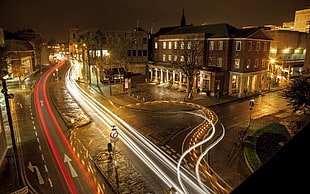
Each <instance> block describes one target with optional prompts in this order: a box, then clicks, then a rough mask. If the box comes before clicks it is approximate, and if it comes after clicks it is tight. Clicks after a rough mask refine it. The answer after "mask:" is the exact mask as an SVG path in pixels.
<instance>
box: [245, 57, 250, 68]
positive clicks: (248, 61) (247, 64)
mask: <svg viewBox="0 0 310 194" xmlns="http://www.w3.org/2000/svg"><path fill="white" fill-rule="evenodd" d="M250 67H251V59H247V61H246V68H247V69H250Z"/></svg>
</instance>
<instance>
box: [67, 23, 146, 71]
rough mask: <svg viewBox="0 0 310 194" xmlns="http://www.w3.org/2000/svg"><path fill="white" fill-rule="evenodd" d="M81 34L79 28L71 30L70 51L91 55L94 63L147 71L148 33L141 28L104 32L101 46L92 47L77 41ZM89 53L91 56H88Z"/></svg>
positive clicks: (81, 56)
mask: <svg viewBox="0 0 310 194" xmlns="http://www.w3.org/2000/svg"><path fill="white" fill-rule="evenodd" d="M79 34H81V33H80V32H79V31H78V29H77V28H71V29H70V30H69V38H70V40H69V43H70V44H69V52H70V54H71V55H72V56H74V57H76V58H79V59H82V58H83V56H84V58H86V57H89V59H90V60H89V61H92V62H93V63H101V64H104V65H105V66H107V67H109V68H120V67H121V68H125V69H126V70H127V71H131V72H134V73H145V68H146V64H147V62H148V35H149V34H148V33H147V32H146V31H144V30H143V29H141V28H135V29H134V30H133V31H115V32H113V31H106V32H102V34H101V40H102V44H101V46H100V48H97V49H91V48H89V47H87V44H85V43H81V42H77V38H78V36H79ZM86 53H88V55H89V56H86V55H87V54H86Z"/></svg>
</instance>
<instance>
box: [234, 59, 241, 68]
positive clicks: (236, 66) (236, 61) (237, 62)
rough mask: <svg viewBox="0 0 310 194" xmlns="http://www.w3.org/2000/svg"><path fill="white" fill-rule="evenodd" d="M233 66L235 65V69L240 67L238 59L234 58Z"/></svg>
mask: <svg viewBox="0 0 310 194" xmlns="http://www.w3.org/2000/svg"><path fill="white" fill-rule="evenodd" d="M234 67H235V68H236V69H239V68H240V59H235V64H234Z"/></svg>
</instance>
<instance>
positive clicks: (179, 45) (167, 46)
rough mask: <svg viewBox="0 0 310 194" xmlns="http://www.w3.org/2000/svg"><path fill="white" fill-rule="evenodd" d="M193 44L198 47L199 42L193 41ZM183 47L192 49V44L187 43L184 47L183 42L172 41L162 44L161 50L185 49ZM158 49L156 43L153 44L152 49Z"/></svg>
mask: <svg viewBox="0 0 310 194" xmlns="http://www.w3.org/2000/svg"><path fill="white" fill-rule="evenodd" d="M194 43H195V44H196V45H199V41H195V42H194ZM185 46H186V49H192V42H191V41H187V42H186V45H185V42H184V41H181V42H177V41H174V42H163V49H185ZM158 47H159V46H158V42H155V44H154V48H155V49H158Z"/></svg>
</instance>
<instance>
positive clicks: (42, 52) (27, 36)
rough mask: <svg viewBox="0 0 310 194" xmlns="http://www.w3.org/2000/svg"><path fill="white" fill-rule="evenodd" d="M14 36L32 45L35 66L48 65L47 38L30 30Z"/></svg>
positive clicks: (18, 32) (19, 32) (16, 33)
mask: <svg viewBox="0 0 310 194" xmlns="http://www.w3.org/2000/svg"><path fill="white" fill-rule="evenodd" d="M14 34H15V35H17V36H18V37H21V38H22V39H23V40H26V41H29V42H30V43H31V44H32V46H33V48H34V50H35V66H39V65H46V64H49V61H48V49H47V38H46V37H45V36H43V35H42V34H41V33H38V32H36V31H35V30H32V29H26V30H19V31H17V32H15V33H14Z"/></svg>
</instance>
